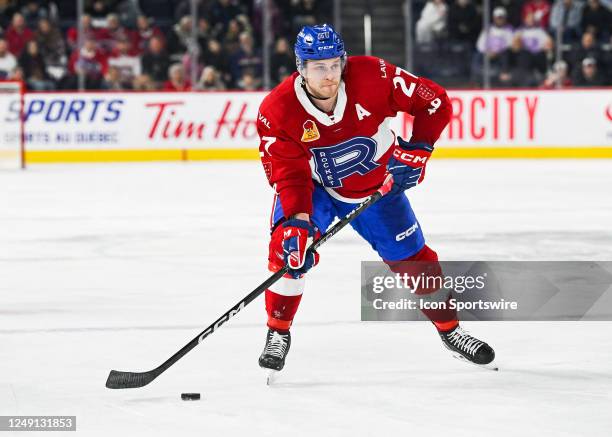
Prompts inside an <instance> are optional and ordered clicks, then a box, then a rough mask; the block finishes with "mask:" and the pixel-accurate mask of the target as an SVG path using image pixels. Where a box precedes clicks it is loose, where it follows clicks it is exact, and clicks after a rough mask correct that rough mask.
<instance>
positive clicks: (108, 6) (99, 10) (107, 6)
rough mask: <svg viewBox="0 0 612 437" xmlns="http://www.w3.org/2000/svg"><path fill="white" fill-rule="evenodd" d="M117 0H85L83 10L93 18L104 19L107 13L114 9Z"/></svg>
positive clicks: (117, 2)
mask: <svg viewBox="0 0 612 437" xmlns="http://www.w3.org/2000/svg"><path fill="white" fill-rule="evenodd" d="M119 2H120V1H119V0H86V1H85V12H86V13H87V14H89V15H91V17H92V18H94V19H97V20H100V19H104V18H105V17H107V16H108V14H110V13H111V12H115V11H116V8H117V5H118V4H119Z"/></svg>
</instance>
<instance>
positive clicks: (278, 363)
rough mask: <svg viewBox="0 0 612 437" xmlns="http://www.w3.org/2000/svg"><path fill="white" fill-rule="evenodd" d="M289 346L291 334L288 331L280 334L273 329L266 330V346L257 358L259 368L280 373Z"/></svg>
mask: <svg viewBox="0 0 612 437" xmlns="http://www.w3.org/2000/svg"><path fill="white" fill-rule="evenodd" d="M289 346H291V334H290V333H289V331H287V332H286V333H281V332H278V331H275V330H274V329H268V336H267V337H266V346H265V347H264V350H263V352H262V353H261V356H260V357H259V366H260V367H263V368H264V369H270V370H276V371H280V370H282V369H283V367H284V366H285V358H286V357H287V354H288V353H289Z"/></svg>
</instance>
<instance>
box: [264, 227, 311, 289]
mask: <svg viewBox="0 0 612 437" xmlns="http://www.w3.org/2000/svg"><path fill="white" fill-rule="evenodd" d="M319 235H320V233H319V231H318V230H317V229H316V228H315V227H314V226H313V224H312V223H311V222H309V221H308V220H301V219H297V218H292V219H289V220H287V221H285V222H283V223H282V224H281V225H279V226H278V227H277V228H276V229H275V230H274V232H273V233H272V239H271V241H270V255H269V257H268V260H269V261H270V269H271V270H273V271H277V270H279V269H281V268H282V267H283V266H284V265H285V264H286V265H287V267H289V271H288V272H287V273H288V274H289V275H291V276H292V277H294V278H296V279H297V278H301V277H302V276H303V275H304V274H305V273H306V272H307V271H308V270H310V269H311V268H312V267H314V266H316V265H317V264H318V263H319V254H318V253H317V252H314V251H313V252H309V251H308V248H309V247H310V245H311V244H312V243H313V240H314V238H315V237H317V236H319Z"/></svg>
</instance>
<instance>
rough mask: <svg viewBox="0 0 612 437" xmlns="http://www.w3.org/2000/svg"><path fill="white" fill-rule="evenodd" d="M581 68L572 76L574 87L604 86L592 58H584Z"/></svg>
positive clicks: (595, 62)
mask: <svg viewBox="0 0 612 437" xmlns="http://www.w3.org/2000/svg"><path fill="white" fill-rule="evenodd" d="M581 65H582V68H581V69H577V71H576V74H575V75H574V85H575V86H577V87H599V86H603V85H605V81H604V78H603V77H602V75H601V73H600V72H599V69H598V68H597V61H596V60H595V59H594V58H585V59H583V61H582V64H581Z"/></svg>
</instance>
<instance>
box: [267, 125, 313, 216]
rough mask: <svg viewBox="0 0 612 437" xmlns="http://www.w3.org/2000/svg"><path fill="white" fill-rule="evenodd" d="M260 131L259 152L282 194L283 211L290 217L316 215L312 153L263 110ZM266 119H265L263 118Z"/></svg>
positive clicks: (269, 179)
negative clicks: (310, 155) (290, 137)
mask: <svg viewBox="0 0 612 437" xmlns="http://www.w3.org/2000/svg"><path fill="white" fill-rule="evenodd" d="M260 115H262V116H261V117H258V118H259V120H258V121H257V132H258V133H259V138H260V140H261V142H260V145H259V156H260V158H261V163H262V164H263V168H264V171H265V172H266V177H267V178H268V182H269V183H270V185H271V186H272V187H274V189H275V190H276V192H277V193H278V195H279V198H280V202H281V206H282V208H283V214H284V216H285V217H290V216H292V215H294V214H297V213H301V212H304V213H307V214H310V215H312V193H313V191H314V184H313V182H312V176H311V173H310V165H309V163H308V155H307V154H306V152H305V150H304V149H303V148H302V147H301V146H300V145H299V144H297V143H295V142H294V141H291V140H290V139H289V138H288V137H287V136H286V134H284V132H283V131H282V130H280V129H278V128H276V127H275V125H274V124H275V122H274V121H268V120H270V119H269V118H267V117H266V115H264V114H262V113H260ZM262 119H263V120H262Z"/></svg>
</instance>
